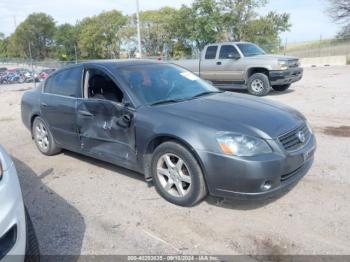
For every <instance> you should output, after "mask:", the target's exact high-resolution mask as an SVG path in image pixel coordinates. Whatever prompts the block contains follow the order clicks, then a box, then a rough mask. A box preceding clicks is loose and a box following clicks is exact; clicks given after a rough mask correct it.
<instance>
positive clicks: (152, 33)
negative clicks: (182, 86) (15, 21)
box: [0, 0, 291, 60]
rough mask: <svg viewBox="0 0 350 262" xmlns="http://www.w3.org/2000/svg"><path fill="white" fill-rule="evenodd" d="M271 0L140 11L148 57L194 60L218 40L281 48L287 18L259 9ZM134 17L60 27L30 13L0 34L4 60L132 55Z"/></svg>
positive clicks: (110, 15)
mask: <svg viewBox="0 0 350 262" xmlns="http://www.w3.org/2000/svg"><path fill="white" fill-rule="evenodd" d="M266 4H267V0H195V1H194V2H193V3H192V4H191V5H183V6H182V7H181V8H179V9H175V8H171V7H163V8H160V9H158V10H149V11H143V12H141V13H140V26H141V38H142V39H141V40H142V47H143V50H142V51H143V53H144V54H145V55H146V56H159V55H162V56H164V55H165V56H170V57H173V58H180V57H186V56H190V55H191V54H193V53H194V52H198V50H201V49H202V48H203V47H204V46H205V45H206V44H208V43H212V42H216V41H243V40H244V41H251V42H254V43H257V44H259V45H260V46H262V47H263V48H265V49H267V51H274V50H276V49H278V48H279V47H280V44H281V40H280V37H279V35H280V33H282V32H285V31H288V30H289V28H290V26H291V25H290V22H289V19H290V17H289V14H287V13H277V12H269V13H267V14H266V15H259V14H258V12H257V10H258V9H259V8H261V7H263V6H265V5H266ZM136 50H137V33H136V15H135V14H132V15H123V13H122V12H120V11H117V10H111V11H106V12H102V13H100V14H98V15H95V16H91V17H86V18H84V19H82V20H81V21H78V22H77V23H76V24H74V25H72V24H68V23H65V24H61V25H57V23H56V22H55V20H54V18H53V17H51V16H50V15H48V14H45V13H33V14H31V15H29V16H28V17H27V18H26V19H25V20H24V21H23V22H22V23H21V24H19V25H18V27H17V28H16V30H15V32H14V33H13V34H11V35H10V36H8V37H5V36H4V35H3V34H0V57H19V58H24V59H28V58H29V57H30V55H31V56H32V57H33V59H37V60H42V59H58V60H75V59H76V58H77V59H79V60H80V59H101V58H119V57H120V56H121V54H122V53H124V54H125V53H127V54H128V56H129V57H134V56H135V52H136Z"/></svg>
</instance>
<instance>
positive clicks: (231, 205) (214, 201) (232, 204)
mask: <svg viewBox="0 0 350 262" xmlns="http://www.w3.org/2000/svg"><path fill="white" fill-rule="evenodd" d="M63 153H64V154H65V155H67V156H69V157H72V158H75V159H77V161H79V160H80V161H84V162H87V163H89V164H92V165H95V166H98V167H100V168H104V169H107V170H109V171H112V172H115V173H117V175H125V176H128V177H130V178H133V179H136V180H139V181H142V182H144V183H145V185H147V186H148V187H154V184H153V182H152V181H150V182H148V183H147V182H146V181H145V179H144V176H143V174H141V173H137V172H134V171H131V170H129V169H126V168H123V167H119V166H116V165H113V164H110V163H107V162H104V161H102V160H98V159H95V158H92V157H88V156H85V155H81V154H78V153H75V152H71V151H67V150H64V151H63ZM154 190H155V189H154ZM290 190H291V189H290ZM290 190H288V191H287V192H282V193H279V194H277V195H275V196H274V197H272V198H269V199H266V200H238V199H223V198H218V197H213V196H208V197H206V198H205V200H204V201H205V202H207V203H208V204H209V205H212V206H216V207H219V208H227V209H234V210H254V209H259V208H262V207H264V206H267V205H269V204H271V203H273V202H275V201H276V200H278V199H279V198H282V197H283V196H284V195H286V194H287V193H288V192H289V191H290ZM164 201H166V200H164Z"/></svg>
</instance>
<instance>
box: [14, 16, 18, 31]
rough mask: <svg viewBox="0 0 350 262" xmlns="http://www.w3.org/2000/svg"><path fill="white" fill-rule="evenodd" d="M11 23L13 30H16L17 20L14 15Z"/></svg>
mask: <svg viewBox="0 0 350 262" xmlns="http://www.w3.org/2000/svg"><path fill="white" fill-rule="evenodd" d="M13 23H14V24H15V30H16V28H17V20H16V16H15V15H14V16H13Z"/></svg>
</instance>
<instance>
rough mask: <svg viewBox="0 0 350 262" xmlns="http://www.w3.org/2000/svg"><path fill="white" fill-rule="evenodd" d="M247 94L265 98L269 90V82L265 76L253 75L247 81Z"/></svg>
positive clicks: (261, 74) (260, 74)
mask: <svg viewBox="0 0 350 262" xmlns="http://www.w3.org/2000/svg"><path fill="white" fill-rule="evenodd" d="M247 87H248V92H249V93H250V94H252V95H255V96H266V95H267V94H268V93H269V92H270V90H271V86H270V81H269V78H268V77H267V75H265V74H263V73H255V74H253V75H252V76H251V77H249V79H248V84H247Z"/></svg>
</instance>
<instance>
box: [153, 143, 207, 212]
mask: <svg viewBox="0 0 350 262" xmlns="http://www.w3.org/2000/svg"><path fill="white" fill-rule="evenodd" d="M166 156H169V158H168V159H169V160H170V161H172V165H174V166H173V168H169V167H168V164H167V161H165V159H166ZM180 160H182V161H183V164H182V165H179V166H178V165H177V164H179V163H180V162H179V161H180ZM151 161H152V162H151V172H152V177H153V181H154V184H155V187H156V190H157V192H158V193H159V194H160V195H161V196H162V197H163V198H165V199H166V200H167V201H169V202H171V203H173V204H175V205H179V206H186V207H189V206H194V205H196V204H197V203H199V202H200V201H201V200H202V199H203V198H204V197H205V196H206V195H207V188H206V185H205V181H204V177H203V172H202V169H201V167H200V166H199V164H198V162H197V160H196V159H195V157H194V156H193V154H192V153H191V152H189V151H188V150H187V149H186V148H185V147H183V146H182V145H180V144H178V143H176V142H165V143H163V144H161V145H160V146H158V147H157V148H156V150H155V151H154V153H153V156H152V160H151ZM179 167H180V168H179ZM158 168H161V169H162V170H163V171H162V172H158ZM167 168H168V169H167ZM164 170H172V171H170V172H165V173H166V175H164V174H165V173H164ZM174 170H175V171H174ZM179 170H181V171H179ZM174 172H175V173H174ZM180 174H181V175H180ZM166 178H168V179H166ZM173 181H175V182H173ZM171 182H173V185H172V186H171V187H169V189H168V190H167V185H168V184H169V185H170V184H171ZM179 187H180V188H182V190H181V189H180V190H179Z"/></svg>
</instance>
